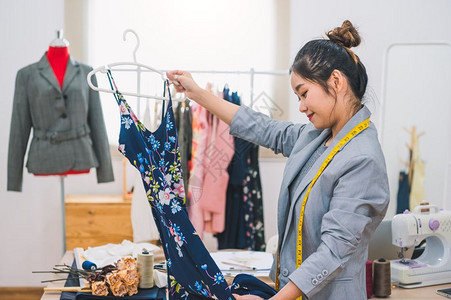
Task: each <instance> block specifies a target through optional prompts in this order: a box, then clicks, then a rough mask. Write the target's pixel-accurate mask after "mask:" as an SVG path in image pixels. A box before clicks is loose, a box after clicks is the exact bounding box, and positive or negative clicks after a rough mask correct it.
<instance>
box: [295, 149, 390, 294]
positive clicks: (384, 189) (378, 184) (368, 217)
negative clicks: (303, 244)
mask: <svg viewBox="0 0 451 300" xmlns="http://www.w3.org/2000/svg"><path fill="white" fill-rule="evenodd" d="M339 168H342V170H344V173H342V175H341V176H340V178H339V179H338V181H337V185H336V187H335V189H334V192H333V196H332V199H331V202H330V208H329V211H328V212H327V213H326V214H325V215H324V216H323V220H322V224H321V244H320V246H319V247H318V249H317V251H316V252H315V253H313V254H312V255H310V256H309V257H308V258H307V259H306V260H305V261H304V262H303V263H302V265H301V266H300V267H299V268H297V269H296V270H295V271H294V272H293V273H292V274H291V275H290V276H289V278H290V280H291V281H292V282H293V283H294V284H296V285H297V286H298V287H299V289H301V290H302V292H303V293H304V294H305V295H306V296H307V297H311V296H313V295H314V294H316V293H317V292H318V291H320V290H321V288H322V287H323V286H325V285H326V284H327V283H329V282H330V281H332V280H333V278H334V277H335V276H337V274H338V273H339V272H340V271H341V270H342V269H343V268H344V266H345V265H346V263H347V261H348V260H349V258H350V256H351V255H352V254H353V253H354V251H355V250H356V248H357V245H358V244H359V242H360V241H361V240H362V236H363V235H364V234H367V235H368V234H371V233H372V232H373V231H374V229H372V230H369V229H368V228H367V227H368V225H370V224H372V225H373V226H372V227H371V228H376V227H377V225H378V224H379V223H380V222H381V221H382V219H383V217H384V215H385V212H386V210H387V207H388V202H389V198H390V196H389V187H388V180H387V175H386V171H385V164H384V163H380V160H378V159H376V158H372V157H369V156H368V155H360V156H358V157H353V158H352V159H350V160H349V161H346V162H344V163H343V165H342V166H339ZM339 168H338V170H340V169H339ZM336 169H337V168H336ZM319 274H321V275H322V276H323V277H324V278H323V279H322V280H321V281H319V280H314V279H315V278H318V275H319Z"/></svg>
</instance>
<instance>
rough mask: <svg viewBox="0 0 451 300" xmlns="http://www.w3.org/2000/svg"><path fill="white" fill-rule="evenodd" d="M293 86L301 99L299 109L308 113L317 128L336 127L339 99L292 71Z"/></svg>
mask: <svg viewBox="0 0 451 300" xmlns="http://www.w3.org/2000/svg"><path fill="white" fill-rule="evenodd" d="M291 87H292V88H293V91H294V93H295V94H296V96H297V97H298V99H299V111H300V112H301V113H304V114H306V116H307V117H308V119H309V120H310V122H312V124H313V125H314V126H315V128H317V129H325V128H331V127H334V125H335V124H336V122H337V121H336V111H335V109H336V104H337V101H336V99H335V98H334V97H333V95H331V94H327V93H326V91H324V89H323V87H322V86H320V85H319V84H317V83H314V82H312V81H307V80H306V79H304V78H303V77H301V76H300V75H298V74H296V73H294V72H293V73H291Z"/></svg>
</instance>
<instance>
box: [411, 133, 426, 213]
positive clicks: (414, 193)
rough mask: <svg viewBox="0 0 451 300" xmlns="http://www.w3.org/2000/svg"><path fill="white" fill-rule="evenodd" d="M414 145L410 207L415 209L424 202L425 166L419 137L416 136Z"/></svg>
mask: <svg viewBox="0 0 451 300" xmlns="http://www.w3.org/2000/svg"><path fill="white" fill-rule="evenodd" d="M412 142H413V145H412V159H413V164H412V168H413V170H412V183H411V186H410V201H409V206H410V207H411V209H414V208H415V207H417V206H418V205H420V203H421V202H422V201H424V200H425V199H424V176H425V175H424V172H425V165H424V162H423V161H422V160H421V155H420V141H419V135H417V134H415V135H414V138H413V141H412Z"/></svg>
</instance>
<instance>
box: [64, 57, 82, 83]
mask: <svg viewBox="0 0 451 300" xmlns="http://www.w3.org/2000/svg"><path fill="white" fill-rule="evenodd" d="M79 71H80V65H79V64H78V62H76V61H75V60H73V59H72V57H70V58H69V61H68V62H67V67H66V74H65V75H64V81H63V92H65V91H66V90H67V88H68V86H69V85H70V83H71V82H72V80H73V79H74V78H75V76H76V75H77V73H78V72H79Z"/></svg>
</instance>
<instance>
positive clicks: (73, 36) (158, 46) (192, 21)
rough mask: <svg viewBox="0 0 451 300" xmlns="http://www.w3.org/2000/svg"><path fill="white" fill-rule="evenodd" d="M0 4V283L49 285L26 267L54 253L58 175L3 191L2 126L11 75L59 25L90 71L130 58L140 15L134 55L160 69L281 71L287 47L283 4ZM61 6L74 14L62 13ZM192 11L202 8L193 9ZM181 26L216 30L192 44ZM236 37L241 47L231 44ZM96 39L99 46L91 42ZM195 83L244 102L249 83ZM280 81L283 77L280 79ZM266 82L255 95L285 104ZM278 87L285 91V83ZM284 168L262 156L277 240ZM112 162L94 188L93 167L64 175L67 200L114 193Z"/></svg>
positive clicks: (58, 250)
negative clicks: (228, 89) (130, 33)
mask: <svg viewBox="0 0 451 300" xmlns="http://www.w3.org/2000/svg"><path fill="white" fill-rule="evenodd" d="M0 1H1V4H2V8H1V10H0V28H3V29H5V30H4V31H3V32H4V36H3V37H4V41H7V42H6V44H3V45H2V46H3V47H2V49H1V50H0V66H1V67H2V72H1V73H0V88H1V90H2V93H3V98H4V103H5V105H4V106H3V109H2V110H1V114H2V118H1V122H2V123H1V125H2V128H3V130H2V131H1V132H0V135H1V138H2V141H4V142H3V143H2V146H0V155H1V157H3V160H2V162H1V163H0V166H1V169H2V173H1V175H0V182H1V184H0V199H2V200H3V203H2V209H1V210H0V227H1V233H0V241H2V246H3V247H1V249H0V257H2V258H3V262H2V267H1V268H0V270H1V271H0V286H41V283H40V281H41V280H44V279H48V278H49V275H48V274H32V273H31V271H32V270H49V269H51V268H52V267H53V265H54V264H55V263H57V262H58V261H59V259H60V257H61V256H62V218H61V215H62V214H61V203H60V201H61V198H60V182H59V178H58V177H35V176H33V175H30V174H28V173H27V171H26V169H24V183H23V186H24V188H23V192H22V193H16V192H7V191H6V173H7V172H6V165H7V152H8V140H9V126H10V120H11V111H12V100H13V93H14V81H15V75H16V73H17V71H18V70H19V69H20V68H22V67H24V66H26V65H28V64H31V63H34V62H37V61H38V60H39V59H40V58H41V56H42V55H43V54H44V52H45V51H46V50H47V48H48V45H49V43H50V42H51V41H52V40H53V39H54V38H55V35H56V30H57V29H59V28H63V25H64V27H65V29H66V28H67V32H66V38H67V39H68V40H69V42H70V49H71V54H72V55H74V57H75V58H76V59H78V60H81V61H83V62H85V63H87V64H90V65H92V66H98V65H100V64H105V63H108V62H113V61H120V60H131V59H132V57H131V50H132V48H133V46H134V41H133V39H132V38H130V40H131V41H129V42H127V43H124V42H123V41H122V33H123V31H124V30H125V29H126V28H135V29H136V27H138V26H141V27H142V24H143V23H142V22H143V20H146V18H147V19H148V20H149V21H151V22H152V23H151V25H152V26H150V25H146V24H144V29H143V30H142V31H138V33H139V34H140V37H141V42H142V46H141V48H140V51H139V52H138V59H139V60H140V61H142V62H143V63H147V64H150V65H153V66H155V67H160V68H174V67H180V68H190V69H244V70H246V69H248V68H250V67H254V68H256V69H257V70H270V69H287V68H288V49H287V47H284V45H287V43H288V35H287V32H288V30H287V27H288V21H287V18H286V17H287V15H288V13H287V10H286V9H287V6H288V3H289V2H288V1H287V0H286V1H276V0H266V1H260V0H258V1H257V0H254V1H252V2H248V3H247V4H241V5H246V7H247V11H249V9H252V10H253V11H254V12H256V13H254V15H253V17H252V18H249V14H245V13H243V11H245V10H243V11H241V10H238V9H237V10H230V3H231V2H230V1H222V2H221V3H220V4H212V3H210V2H209V1H199V0H197V1H193V2H190V4H182V6H179V8H178V10H173V9H165V5H166V3H168V5H169V6H171V5H172V6H174V3H175V2H174V1H171V2H150V1H139V4H140V5H145V6H146V5H147V10H140V11H137V10H135V9H134V7H135V6H134V5H130V4H129V3H128V2H127V1H114V4H112V3H111V1H102V0H97V1H95V2H94V1H92V7H97V8H99V9H98V11H100V12H101V13H98V12H97V13H92V12H93V10H92V9H91V10H90V9H89V8H90V6H89V5H91V2H88V1H87V0H66V2H63V1H57V0H40V1H27V0H18V1H6V0H0ZM64 3H66V5H69V6H70V7H71V8H74V10H72V9H71V10H65V7H64ZM150 3H152V4H153V5H154V6H152V5H151V4H150ZM163 3H164V4H163ZM217 3H219V2H217ZM233 3H234V5H237V4H240V3H241V2H239V1H237V0H236V1H234V2H233ZM276 3H278V4H276ZM135 4H136V3H135ZM202 4H205V5H202ZM149 5H150V6H149ZM155 5H156V6H155ZM183 5H185V6H186V7H185V6H183ZM193 5H197V7H198V8H202V9H195V8H196V7H195V6H193ZM263 6H264V7H265V10H264V12H263V10H262V7H263ZM92 7H91V8H92ZM155 7H158V9H155ZM190 10H191V11H190ZM212 12H216V14H212ZM78 13H80V14H81V15H82V17H83V18H86V17H89V18H90V19H89V20H88V22H87V23H86V24H85V23H83V22H81V21H80V20H81V17H79V18H74V16H77V15H78ZM123 13H125V14H127V15H129V16H132V17H133V16H138V15H139V17H134V18H131V21H125V22H124V21H123V19H122V18H120V17H119V16H120V15H121V14H123ZM190 13H191V14H190ZM149 14H150V15H151V18H149ZM111 16H114V17H111ZM171 20H172V21H171ZM176 20H178V22H176ZM96 21H97V22H98V23H96ZM102 22H103V23H102ZM105 24H106V25H105ZM139 24H141V25H139ZM177 24H179V25H177ZM180 24H182V25H180ZM183 24H188V25H190V26H191V27H190V30H196V29H197V30H200V31H201V32H202V31H205V30H203V29H207V28H209V27H208V26H212V25H214V27H212V28H209V29H210V30H211V31H213V33H210V34H208V33H205V34H204V35H202V34H201V35H196V36H195V37H193V39H190V38H189V34H187V35H186V36H185V37H184V39H183V40H180V38H179V39H177V37H178V35H179V34H180V33H178V32H179V31H182V30H183V29H184V28H183ZM94 25H95V26H94ZM90 26H94V27H90ZM280 26H282V34H279V33H277V30H278V29H277V27H280ZM237 35H239V37H240V40H241V41H242V40H244V42H242V43H241V42H240V43H236V40H237V37H238V36H237ZM102 39H103V40H102ZM100 40H102V42H99V41H100ZM275 44H277V47H276V45H275ZM5 45H6V47H5ZM206 45H208V46H209V47H208V48H207V47H206ZM104 46H106V48H105V47H104ZM168 47H171V48H168ZM89 49H90V50H89ZM88 50H89V51H88ZM194 58H195V59H194ZM202 80H203V81H206V80H210V81H213V82H221V81H228V82H229V84H231V86H232V87H234V88H235V89H237V90H240V91H243V94H244V97H248V93H247V92H248V90H246V89H248V87H249V84H248V82H249V81H248V78H245V79H244V81H243V80H242V78H237V76H233V78H232V79H230V78H221V77H220V76H216V77H214V78H202ZM281 80H283V79H281ZM285 80H288V76H286V78H285ZM131 82H132V83H130V84H129V86H132V87H133V85H134V84H135V82H134V81H133V79H132V80H131ZM241 82H244V83H241ZM267 82H268V80H267V79H266V78H265V77H264V76H263V78H256V82H255V84H256V86H255V88H256V90H255V93H256V95H258V94H259V92H261V91H265V92H266V93H268V94H270V95H271V97H274V96H273V95H272V93H273V91H275V90H278V91H276V92H274V93H277V95H279V98H280V101H281V102H283V101H285V102H286V101H287V100H285V99H286V98H287V97H286V94H285V93H287V91H288V90H287V89H281V88H280V87H274V86H273V84H267ZM126 85H127V84H126ZM286 86H287V87H288V84H286ZM158 88H160V86H158ZM280 95H281V96H280ZM103 97H104V98H107V99H104V102H103V105H104V107H106V106H108V107H109V108H111V109H107V110H106V111H108V112H111V114H110V113H108V116H110V115H113V116H117V107H115V102H114V101H112V98H108V96H106V97H105V96H103ZM245 101H248V100H245ZM282 106H283V105H282ZM285 112H286V108H285ZM277 117H279V118H280V117H281V116H277ZM115 124H117V123H115ZM114 132H115V131H114V130H113V133H112V135H111V136H112V142H113V144H114V142H115V141H116V139H117V130H116V134H115V133H114ZM114 153H116V154H117V151H115V150H113V154H114ZM284 165H285V160H283V159H282V160H280V159H264V160H263V161H262V162H261V170H262V184H263V193H264V201H265V221H266V232H265V234H266V237H267V238H269V237H271V236H272V235H274V234H276V230H277V228H276V218H275V215H276V214H275V212H276V206H277V196H278V193H279V187H280V182H281V178H282V174H283V168H284ZM113 166H114V172H115V178H116V181H115V182H114V183H108V184H101V185H98V184H96V177H95V170H93V171H92V172H91V173H90V174H88V175H77V176H69V177H68V178H66V179H65V187H66V194H82V193H84V194H105V193H109V194H120V193H121V192H122V190H121V188H122V177H121V176H122V169H121V168H122V162H121V160H120V156H119V155H114V156H113ZM132 172H135V170H133V169H132V168H130V169H129V173H130V174H133V173H132ZM131 177H133V176H131ZM130 182H132V180H130Z"/></svg>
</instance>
